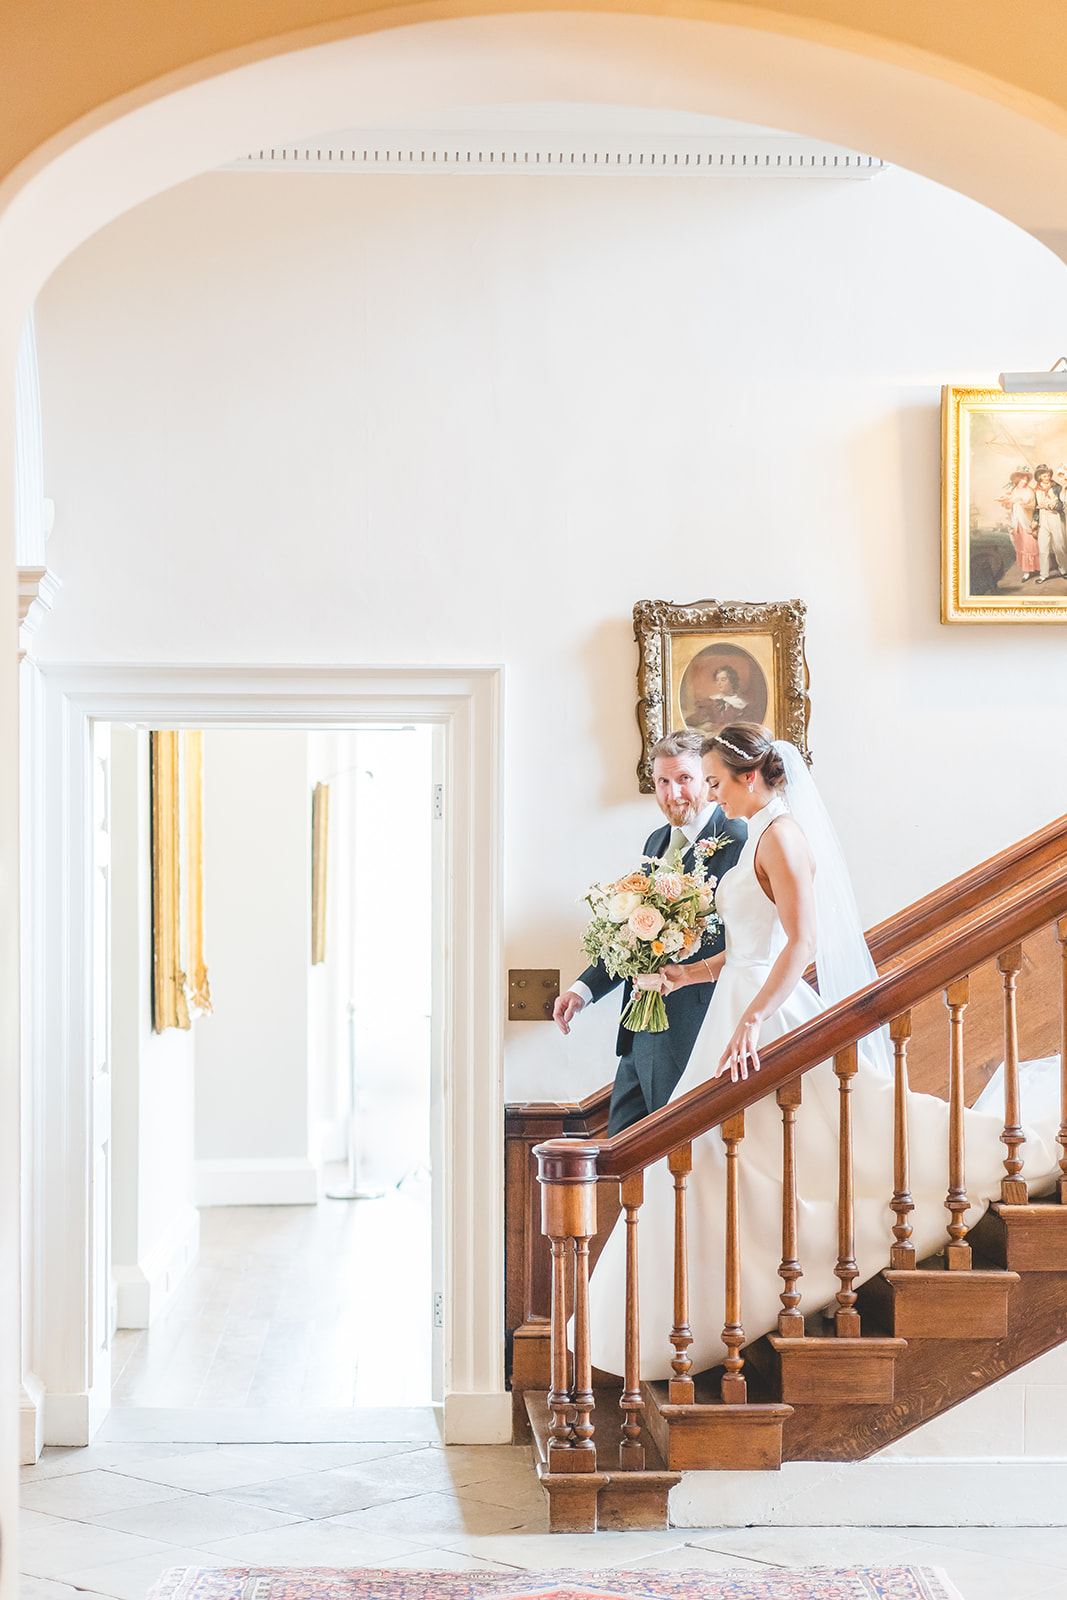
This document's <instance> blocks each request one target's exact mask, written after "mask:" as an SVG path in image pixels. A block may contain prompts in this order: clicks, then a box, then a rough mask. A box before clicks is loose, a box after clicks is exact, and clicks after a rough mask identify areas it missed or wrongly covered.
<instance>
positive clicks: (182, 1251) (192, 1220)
mask: <svg viewBox="0 0 1067 1600" xmlns="http://www.w3.org/2000/svg"><path fill="white" fill-rule="evenodd" d="M199 1253H200V1213H199V1211H197V1209H196V1207H195V1206H192V1205H183V1206H181V1207H180V1208H179V1210H178V1213H177V1215H176V1216H175V1218H174V1220H173V1222H172V1223H171V1226H170V1227H169V1228H168V1229H167V1232H166V1233H165V1234H164V1236H163V1238H162V1239H160V1240H159V1242H158V1243H157V1244H156V1245H154V1246H153V1248H152V1249H151V1250H150V1251H149V1252H148V1254H147V1255H146V1256H145V1258H144V1260H143V1261H139V1262H137V1263H135V1264H134V1265H133V1266H123V1265H122V1264H121V1263H116V1264H115V1266H114V1267H113V1268H112V1272H111V1275H112V1280H113V1282H114V1284H115V1299H116V1302H117V1312H118V1316H117V1320H116V1324H115V1326H116V1327H118V1328H147V1327H150V1326H151V1324H152V1321H153V1319H154V1318H156V1317H158V1316H159V1313H160V1312H161V1311H162V1309H163V1307H164V1305H165V1304H166V1303H167V1301H168V1300H169V1298H170V1296H171V1295H172V1294H173V1293H174V1291H175V1289H176V1288H177V1287H178V1285H179V1283H180V1282H181V1280H182V1279H183V1278H184V1277H185V1274H186V1273H187V1272H188V1271H189V1268H190V1267H191V1266H192V1265H193V1263H194V1262H195V1260H196V1258H197V1256H198V1255H199Z"/></svg>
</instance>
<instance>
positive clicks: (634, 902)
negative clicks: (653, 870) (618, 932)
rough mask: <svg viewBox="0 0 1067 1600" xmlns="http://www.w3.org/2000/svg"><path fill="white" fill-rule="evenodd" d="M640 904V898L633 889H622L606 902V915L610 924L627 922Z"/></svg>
mask: <svg viewBox="0 0 1067 1600" xmlns="http://www.w3.org/2000/svg"><path fill="white" fill-rule="evenodd" d="M640 904H641V896H640V895H639V894H638V893H637V891H636V890H635V889H622V890H620V891H619V893H618V894H613V895H612V896H611V898H610V899H609V900H608V905H607V913H608V916H609V917H610V918H611V920H612V922H628V921H629V919H630V917H631V916H632V915H633V913H634V912H635V911H636V910H637V908H638V906H639V905H640Z"/></svg>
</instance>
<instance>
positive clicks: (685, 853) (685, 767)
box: [552, 728, 748, 1136]
mask: <svg viewBox="0 0 1067 1600" xmlns="http://www.w3.org/2000/svg"><path fill="white" fill-rule="evenodd" d="M704 743H705V739H704V735H703V734H702V733H696V732H694V731H692V730H691V729H688V728H687V729H685V730H683V731H682V732H680V733H668V734H667V735H666V736H665V737H664V738H662V739H660V740H659V742H658V743H657V744H654V745H653V747H652V752H651V754H652V778H653V782H654V783H655V788H656V800H657V802H658V804H659V808H660V810H661V811H662V812H663V815H664V816H665V817H666V819H667V825H666V826H665V827H661V828H657V829H656V831H655V833H652V834H650V835H649V837H648V838H647V839H646V840H645V847H644V851H643V852H642V853H643V854H644V855H646V856H657V857H660V858H662V857H663V856H665V855H667V854H668V853H673V851H674V850H675V849H677V848H679V847H680V848H681V850H682V867H683V869H684V870H685V871H686V872H689V871H691V870H692V868H693V867H694V865H695V864H696V861H695V857H694V852H693V846H694V844H695V843H696V841H697V840H698V839H706V838H713V837H715V836H719V837H722V836H723V835H725V836H727V841H728V842H727V843H726V844H724V845H723V846H722V848H721V849H719V850H716V852H715V854H714V855H713V856H711V857H710V859H709V861H708V872H709V875H710V876H711V877H713V878H721V877H722V874H723V873H724V872H725V871H726V869H727V868H728V867H732V866H733V865H734V862H735V861H736V860H737V858H738V856H739V855H740V853H741V847H742V846H743V844H744V842H745V839H746V837H747V834H748V828H747V826H746V824H745V823H744V822H730V821H728V820H727V818H726V817H725V815H724V814H723V811H722V808H721V807H720V806H713V805H712V803H711V801H710V800H709V798H708V785H707V780H706V778H705V777H704V769H703V764H702V762H701V758H700V751H701V747H702V745H703V744H704ZM723 942H724V940H723V931H722V928H721V926H720V927H719V928H718V929H717V930H716V932H715V933H714V934H713V935H711V936H710V937H706V938H705V940H704V943H703V944H702V945H700V947H699V949H698V951H697V952H696V954H695V955H693V956H691V957H690V960H691V961H701V960H703V959H704V958H705V957H706V956H713V955H716V954H717V953H718V951H720V950H721V949H722V948H723ZM621 982H622V979H621V978H613V977H612V976H611V974H610V973H609V972H608V970H607V968H606V967H605V966H604V963H603V962H602V961H598V962H597V963H596V965H595V966H592V967H587V968H586V969H585V971H584V972H583V973H582V975H581V977H580V978H576V979H575V981H574V982H573V983H572V984H571V986H570V988H569V989H567V990H566V991H565V993H563V994H561V995H560V997H559V999H558V1000H557V1001H556V1004H555V1008H554V1010H553V1012H552V1017H553V1020H554V1021H555V1023H556V1024H557V1026H558V1027H559V1029H560V1030H561V1032H563V1033H569V1032H570V1024H571V1021H572V1019H573V1018H574V1017H576V1016H577V1014H578V1012H579V1011H581V1010H582V1008H583V1007H584V1006H586V1005H590V1004H592V1002H593V1001H595V1000H601V999H603V997H604V995H606V994H607V993H608V992H609V991H610V990H612V989H614V988H615V986H616V985H617V984H619V983H621ZM714 988H715V985H714V983H693V984H686V985H685V986H684V988H681V989H676V990H674V991H673V993H671V994H669V995H667V996H666V997H665V1002H664V1003H665V1005H666V1007H667V1020H668V1022H669V1023H670V1026H669V1028H668V1029H667V1031H666V1032H665V1033H631V1032H630V1030H629V1028H624V1027H622V1026H621V1025H620V1027H619V1036H618V1041H617V1043H616V1047H615V1048H616V1051H617V1053H618V1056H619V1065H618V1070H617V1071H616V1073H615V1086H614V1088H613V1089H612V1092H611V1110H610V1112H609V1113H608V1134H609V1136H610V1135H611V1134H614V1133H621V1132H622V1130H623V1128H628V1127H629V1126H630V1124H631V1123H633V1122H639V1121H640V1119H641V1118H642V1117H647V1116H648V1114H649V1112H650V1111H658V1110H659V1108H660V1107H661V1106H665V1105H666V1104H667V1101H668V1100H669V1099H670V1097H671V1093H672V1091H673V1089H674V1086H675V1084H676V1083H677V1082H678V1079H679V1078H680V1077H681V1076H682V1073H683V1072H684V1071H685V1068H686V1064H687V1063H688V1061H689V1057H690V1054H691V1053H692V1049H693V1045H694V1044H695V1043H696V1037H697V1034H698V1033H699V1032H700V1024H701V1023H702V1022H703V1020H704V1013H705V1011H706V1010H707V1009H708V1001H709V1000H710V999H711V996H712V991H713V990H714ZM629 999H630V990H629V985H626V987H625V988H624V991H623V1006H624V1008H625V1006H626V1004H627V1002H628V1001H629Z"/></svg>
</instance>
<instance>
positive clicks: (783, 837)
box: [758, 811, 815, 873]
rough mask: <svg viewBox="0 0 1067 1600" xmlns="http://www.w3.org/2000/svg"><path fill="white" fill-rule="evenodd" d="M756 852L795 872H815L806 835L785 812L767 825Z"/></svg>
mask: <svg viewBox="0 0 1067 1600" xmlns="http://www.w3.org/2000/svg"><path fill="white" fill-rule="evenodd" d="M758 851H759V853H760V854H761V855H768V854H769V855H770V857H771V859H772V860H773V859H777V860H778V861H780V862H781V863H782V865H783V866H788V867H792V868H793V869H794V870H795V871H803V869H804V868H805V867H806V868H807V870H808V872H809V873H814V871H815V861H814V858H813V856H812V853H811V846H810V845H809V844H808V839H807V835H806V834H805V832H804V830H803V828H801V826H800V824H799V823H798V822H796V821H795V819H794V818H793V817H791V816H790V815H789V813H788V812H787V811H783V812H782V814H781V816H778V817H774V818H773V819H772V820H771V821H770V822H769V823H768V824H767V827H766V828H765V829H764V831H763V837H762V838H761V839H760V842H759V847H758Z"/></svg>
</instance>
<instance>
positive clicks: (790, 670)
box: [634, 600, 809, 794]
mask: <svg viewBox="0 0 1067 1600" xmlns="http://www.w3.org/2000/svg"><path fill="white" fill-rule="evenodd" d="M804 617H805V607H804V604H803V602H802V601H800V600H782V601H771V602H763V601H736V600H700V601H695V602H693V603H692V604H690V605H674V604H672V603H671V602H669V601H666V600H641V601H639V602H638V603H637V605H635V607H634V637H635V638H636V640H637V644H638V651H639V661H638V672H637V721H638V725H639V727H640V730H641V759H640V761H639V762H638V768H637V771H638V778H639V781H640V786H641V790H642V792H643V793H645V794H649V793H651V792H652V766H651V761H650V759H649V754H648V752H649V751H650V750H651V748H652V746H653V745H654V744H655V743H656V740H657V739H660V738H662V737H663V735H664V734H665V733H669V732H670V731H671V730H672V729H676V728H692V729H694V731H696V732H698V733H705V734H709V735H710V734H715V733H719V732H721V731H722V729H723V728H725V727H727V726H728V724H729V723H731V722H758V723H761V724H762V725H763V726H765V727H768V728H770V730H771V732H772V734H773V736H774V737H775V738H776V739H777V738H780V739H790V740H791V741H792V742H793V743H794V744H795V745H796V746H797V748H798V749H799V750H801V751H802V752H803V753H804V754H805V755H807V731H808V705H809V702H808V670H807V664H806V662H805V660H804Z"/></svg>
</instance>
